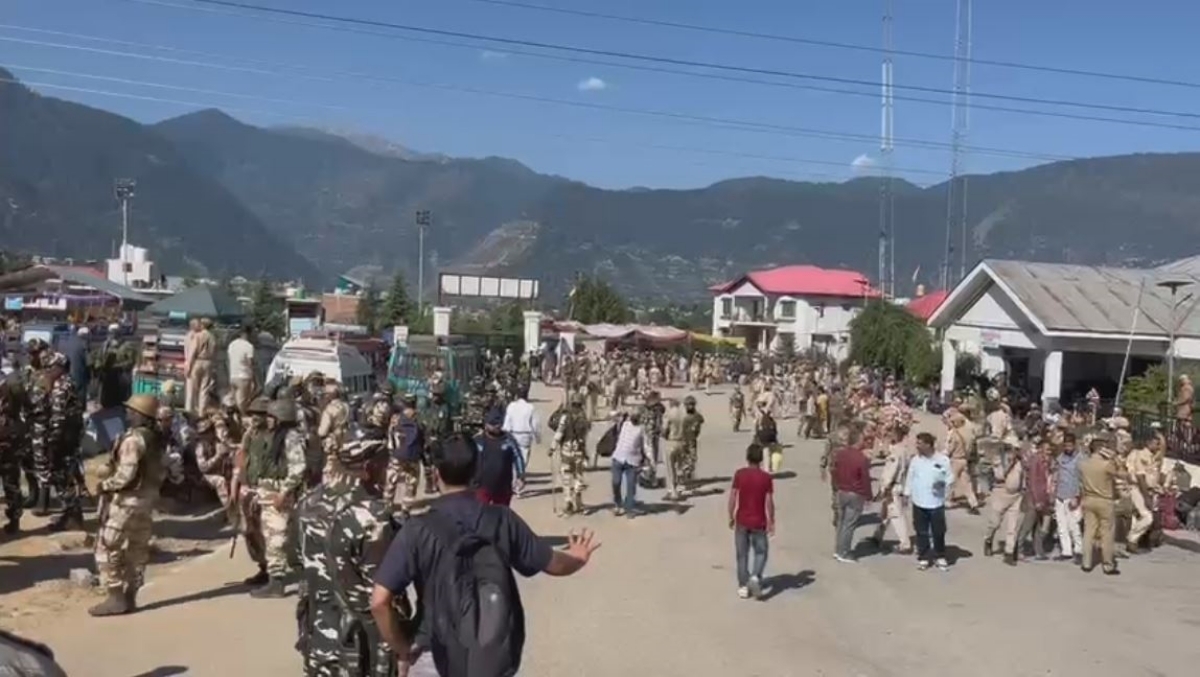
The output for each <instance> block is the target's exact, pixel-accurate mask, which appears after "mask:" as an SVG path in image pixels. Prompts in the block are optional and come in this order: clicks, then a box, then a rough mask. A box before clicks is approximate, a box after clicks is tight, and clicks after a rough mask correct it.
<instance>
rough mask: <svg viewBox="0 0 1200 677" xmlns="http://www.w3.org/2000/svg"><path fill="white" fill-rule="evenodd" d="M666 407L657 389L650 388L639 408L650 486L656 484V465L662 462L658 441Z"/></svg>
mask: <svg viewBox="0 0 1200 677" xmlns="http://www.w3.org/2000/svg"><path fill="white" fill-rule="evenodd" d="M666 412H667V409H666V407H664V406H663V404H662V396H661V395H660V394H659V393H658V391H657V390H651V391H650V392H649V393H647V394H646V401H645V403H643V404H642V408H641V409H640V413H641V417H642V427H643V428H644V429H645V431H646V452H647V456H648V458H646V467H647V468H648V473H647V474H648V479H649V485H650V486H657V483H658V465H659V464H660V463H662V454H661V451H660V447H659V441H660V439H661V438H662V432H663V416H664V415H665V414H666Z"/></svg>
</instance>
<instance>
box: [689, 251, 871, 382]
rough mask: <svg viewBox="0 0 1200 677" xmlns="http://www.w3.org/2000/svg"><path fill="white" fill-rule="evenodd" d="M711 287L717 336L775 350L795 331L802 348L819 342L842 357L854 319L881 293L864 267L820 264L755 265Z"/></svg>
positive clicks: (848, 347) (823, 348) (823, 347)
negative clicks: (783, 337) (837, 267)
mask: <svg viewBox="0 0 1200 677" xmlns="http://www.w3.org/2000/svg"><path fill="white" fill-rule="evenodd" d="M709 290H710V291H712V292H713V326H712V333H713V336H724V337H743V338H745V339H746V346H747V347H748V348H750V349H751V350H774V349H775V348H776V347H778V345H779V337H780V336H781V335H783V334H791V335H792V336H794V337H795V346H796V350H797V351H802V350H807V349H809V348H816V349H817V350H822V351H825V352H827V353H828V354H830V355H831V356H833V357H834V358H836V359H839V360H841V359H845V357H846V356H847V354H848V353H849V351H850V320H851V319H853V318H854V316H855V315H857V314H858V312H859V310H861V309H862V307H863V305H864V303H865V302H866V300H867V299H868V298H876V297H878V296H879V292H878V291H877V290H875V289H873V288H872V287H871V286H870V282H869V281H868V280H867V278H866V277H865V276H864V275H863V274H862V273H858V272H855V271H852V270H829V269H825V268H818V267H816V266H783V267H780V268H771V269H769V270H758V271H753V272H749V273H746V274H745V275H742V276H741V277H739V278H737V279H736V280H733V281H731V282H726V283H724V284H719V285H715V286H713V287H710V288H709Z"/></svg>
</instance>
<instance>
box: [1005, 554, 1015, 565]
mask: <svg viewBox="0 0 1200 677" xmlns="http://www.w3.org/2000/svg"><path fill="white" fill-rule="evenodd" d="M1004 563H1005V564H1007V565H1008V566H1010V567H1015V566H1017V553H1015V552H1009V553H1005V554H1004Z"/></svg>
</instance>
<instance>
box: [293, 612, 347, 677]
mask: <svg viewBox="0 0 1200 677" xmlns="http://www.w3.org/2000/svg"><path fill="white" fill-rule="evenodd" d="M299 604H300V608H299V609H298V610H297V612H296V620H297V623H298V624H299V626H300V628H299V629H300V641H299V642H297V645H296V648H297V649H298V650H299V651H300V654H301V655H302V656H303V658H304V675H305V677H342V663H341V655H340V649H341V645H340V643H339V641H338V639H339V623H340V619H341V616H340V615H339V613H338V609H337V605H336V603H335V602H334V601H333V600H324V599H318V598H317V597H316V595H314V594H313V592H312V591H311V590H308V591H307V594H303V595H301V597H300V602H299Z"/></svg>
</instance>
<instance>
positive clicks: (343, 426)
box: [317, 381, 350, 473]
mask: <svg viewBox="0 0 1200 677" xmlns="http://www.w3.org/2000/svg"><path fill="white" fill-rule="evenodd" d="M325 396H326V398H327V399H328V402H327V403H326V404H325V407H324V408H323V409H322V410H321V419H320V422H319V423H318V424H317V438H318V439H320V441H321V450H322V451H323V452H324V453H325V472H326V473H328V472H329V469H330V467H331V466H332V464H333V459H334V458H335V457H336V456H337V454H338V451H339V450H340V449H341V448H342V445H343V444H345V443H346V441H347V440H348V439H349V438H350V405H349V404H347V403H346V398H345V397H343V396H342V387H341V386H340V385H339V384H338V383H337V382H336V381H330V382H328V383H327V384H326V385H325Z"/></svg>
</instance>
